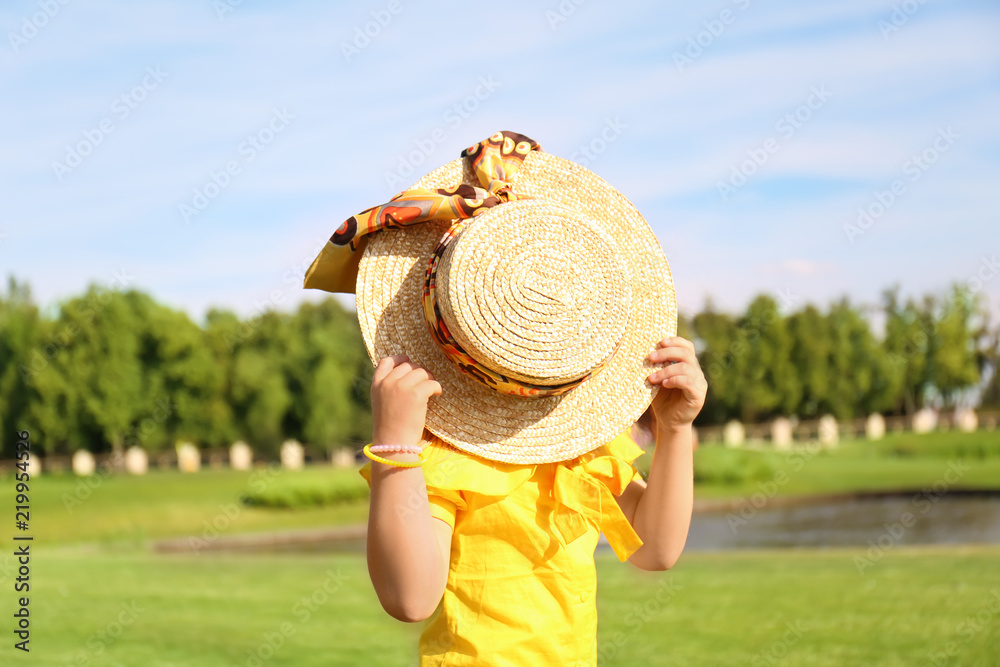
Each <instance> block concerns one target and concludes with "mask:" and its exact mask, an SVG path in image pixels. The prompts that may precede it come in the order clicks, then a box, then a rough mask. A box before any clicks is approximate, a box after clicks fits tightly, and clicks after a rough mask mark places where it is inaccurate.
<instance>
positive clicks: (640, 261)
mask: <svg viewBox="0 0 1000 667" xmlns="http://www.w3.org/2000/svg"><path fill="white" fill-rule="evenodd" d="M488 142H491V144H490V145H491V146H493V147H496V146H498V145H499V146H504V145H506V149H507V151H508V152H507V153H505V154H504V157H503V159H504V160H507V159H508V158H511V157H516V158H518V161H517V162H516V163H512V162H509V161H504V162H499V160H500V159H501V158H496V159H497V160H498V162H496V164H494V165H493V166H492V169H493V172H492V173H493V176H494V177H495V176H496V175H497V174H499V177H500V178H499V179H498V180H499V181H500V182H499V183H498V180H491V181H490V182H489V183H487V182H484V181H487V180H488V179H487V178H486V177H485V176H484V171H483V166H482V165H481V164H479V163H478V162H477V163H476V164H475V165H474V164H473V159H472V156H471V154H470V153H474V152H476V151H477V150H480V153H479V155H478V157H477V160H478V159H480V158H481V157H482V150H485V148H486V146H487V143H488ZM525 142H530V143H525ZM512 146H516V149H514V151H513V152H511V147H512ZM529 149H530V150H529ZM498 150H499V149H498ZM516 152H520V153H521V155H516V154H515V153H516ZM467 154H469V155H468V156H467V157H463V158H460V159H457V160H454V161H452V162H449V163H448V164H446V165H444V166H442V167H440V168H439V169H436V170H434V171H432V172H431V173H430V174H428V175H426V176H425V177H423V178H422V179H420V180H419V181H418V182H417V183H416V184H414V186H413V187H412V188H411V189H410V190H409V191H407V192H410V191H416V192H417V193H423V194H426V193H428V192H432V193H433V192H438V193H441V194H442V195H449V196H452V197H453V198H454V197H455V194H454V193H455V192H456V191H459V192H461V193H464V194H466V195H468V193H469V192H470V191H471V189H470V187H469V186H471V187H472V188H478V189H476V190H475V192H476V193H477V195H476V197H478V198H475V199H471V198H467V199H465V200H463V205H468V206H470V207H472V208H475V207H477V206H479V205H481V204H482V203H483V200H484V198H487V195H497V194H498V193H499V199H500V201H499V202H496V201H494V200H490V202H492V203H493V204H494V205H492V206H488V207H485V208H476V210H475V211H474V212H472V213H469V211H465V210H464V209H463V210H464V212H463V213H462V214H463V215H468V217H466V218H465V219H429V220H426V221H421V222H420V223H419V224H412V223H406V222H404V223H400V222H399V221H398V220H396V219H395V218H394V217H392V216H391V215H387V214H386V213H385V212H384V211H383V212H382V213H381V214H380V215H381V216H382V219H383V220H388V223H387V224H386V227H400V228H383V229H381V231H378V232H377V233H370V234H368V235H367V236H365V237H363V238H362V239H354V240H353V241H351V242H350V248H345V247H344V239H343V238H340V239H337V237H338V234H341V235H343V234H344V231H345V229H348V235H350V233H353V232H351V230H350V228H351V227H356V226H357V225H356V223H357V221H358V219H359V216H360V215H361V214H359V216H355V217H352V218H350V219H349V220H348V221H347V222H345V223H344V225H342V227H341V229H340V230H338V233H337V234H334V237H332V240H331V242H330V243H328V244H327V248H325V249H324V252H323V253H321V255H320V256H319V257H317V259H316V261H314V263H313V266H312V267H310V269H309V271H308V272H307V274H306V281H305V286H306V287H316V288H319V289H326V290H328V291H350V289H349V285H348V283H349V282H350V279H351V278H353V272H354V271H355V270H356V271H357V276H356V295H357V311H358V321H359V323H360V326H361V331H362V334H363V336H364V341H365V345H366V347H367V349H368V354H369V356H370V357H371V359H372V360H373V361H377V360H378V359H381V358H383V357H386V356H388V355H393V354H406V355H408V356H409V358H410V359H411V361H413V362H414V363H417V364H420V365H422V366H424V367H425V368H427V369H428V370H429V371H430V372H431V373H432V374H433V375H434V377H435V379H437V380H438V381H439V382H440V383H441V385H442V387H443V390H444V391H443V394H442V395H440V396H435V397H432V398H431V399H430V402H429V404H428V410H427V419H426V423H425V425H426V428H427V430H428V431H430V432H431V433H433V434H434V435H436V436H438V437H440V438H441V439H442V440H444V441H446V442H448V443H450V444H452V445H454V446H455V447H457V448H459V449H461V450H464V451H467V452H470V453H472V454H476V455H478V456H481V457H483V458H486V459H490V460H495V461H502V462H506V463H519V464H536V463H549V462H553V461H562V460H568V459H572V458H576V457H577V456H580V455H581V454H584V453H586V452H589V451H591V450H593V449H595V448H597V447H599V446H601V445H603V444H605V443H607V442H610V441H611V440H612V439H613V438H614V437H615V436H617V435H619V434H620V433H622V432H623V431H624V430H625V429H626V428H628V427H629V426H630V425H631V424H633V423H634V422H635V421H636V419H638V417H639V416H640V415H641V414H642V413H643V412H644V411H645V409H646V408H647V407H648V405H649V404H650V402H651V401H652V399H653V397H654V396H655V394H656V391H657V389H658V387H656V386H653V385H651V384H650V383H649V382H647V381H646V378H647V377H648V376H649V374H650V373H651V372H652V371H653V370H655V369H656V368H659V367H660V366H661V364H651V363H649V362H647V361H646V360H645V358H646V356H647V355H648V354H649V353H650V352H651V351H652V350H654V349H655V348H656V345H657V343H658V342H659V341H660V340H662V339H663V338H666V337H668V336H673V335H675V334H676V330H677V306H676V297H675V292H674V286H673V279H672V276H671V272H670V266H669V264H668V263H667V259H666V257H665V256H664V254H663V251H662V249H661V248H660V245H659V243H658V241H657V239H656V236H655V235H654V234H653V232H652V230H651V229H650V228H649V225H648V224H647V223H646V221H645V220H644V219H643V217H642V216H641V215H640V214H639V212H638V211H637V210H636V208H635V207H634V206H633V205H632V204H631V203H630V202H629V201H628V200H627V199H626V198H625V196H624V195H622V194H621V193H620V192H618V191H617V190H615V189H614V188H613V187H611V186H610V185H609V184H608V183H607V182H605V181H604V180H603V179H601V178H600V177H599V176H597V175H596V174H594V173H593V172H591V171H590V170H588V169H586V168H584V167H583V166H581V165H579V164H576V163H574V162H571V161H570V160H566V159H563V158H560V157H557V156H554V155H550V154H548V153H545V152H542V151H541V149H540V147H538V146H537V144H535V143H534V142H531V140H529V139H527V138H526V137H523V136H522V135H517V134H514V133H509V132H506V133H497V134H495V135H493V137H491V138H490V139H489V140H486V141H484V142H482V143H481V144H477V145H476V146H473V147H471V148H469V149H467V150H466V151H465V152H463V156H466V155H467ZM497 165H499V166H497ZM463 184H464V185H465V186H467V187H466V188H465V189H461V188H456V186H459V185H463ZM484 190H485V191H484ZM406 194H407V193H402V194H401V195H399V196H398V197H397V198H394V200H393V201H397V199H399V198H403V200H405V197H404V195H406ZM494 199H495V198H494ZM490 202H487V203H490ZM390 203H391V202H390ZM385 206H388V205H385ZM377 208H378V207H373V209H369V211H374V210H376V209H377ZM394 210H401V209H399V208H397V209H394ZM424 210H425V211H426V206H425V207H424ZM455 210H458V209H455ZM365 213H368V211H366V212H365ZM373 215H374V214H373ZM450 215H451V214H450V213H447V212H446V213H439V214H438V218H441V217H442V216H444V217H448V216H450ZM361 219H362V220H363V218H361ZM349 223H350V224H349ZM333 240H339V245H338V244H334V243H333ZM359 240H361V241H364V242H363V243H359V242H358V241H359ZM351 250H353V251H354V252H353V253H351ZM345 251H346V252H345ZM338 253H340V254H338ZM432 257H436V260H437V261H436V263H433V264H434V265H433V266H431V265H432ZM355 267H356V268H355ZM429 267H430V269H429ZM429 323H430V325H429Z"/></svg>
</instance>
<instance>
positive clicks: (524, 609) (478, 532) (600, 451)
mask: <svg viewBox="0 0 1000 667" xmlns="http://www.w3.org/2000/svg"><path fill="white" fill-rule="evenodd" d="M427 447H428V451H427V460H426V462H425V463H424V465H423V470H424V479H425V480H426V483H427V494H428V500H429V501H430V511H431V515H432V516H434V517H437V518H438V519H440V520H442V521H445V522H447V523H448V525H450V526H452V528H453V537H452V544H451V564H450V566H449V571H448V583H447V586H446V587H445V591H444V596H443V598H442V600H441V603H440V604H439V605H438V608H437V610H435V612H434V614H433V616H431V617H430V618H429V619H428V620H427V621H426V625H425V627H424V629H423V632H422V634H421V636H420V646H419V651H420V665H421V667H427V666H429V665H435V666H437V665H449V666H451V665H478V666H480V667H501V666H502V667H507V666H510V667H515V666H516V667H524V665H571V666H572V667H584V666H595V665H597V606H596V603H595V594H596V590H597V572H596V568H595V565H594V550H595V549H596V547H597V541H598V537H599V534H600V533H601V532H603V533H604V535H605V537H607V538H608V542H609V543H610V545H611V547H612V549H614V552H615V554H616V555H617V556H618V559H619V560H621V561H622V562H625V561H626V560H628V558H629V557H630V556H631V555H632V554H633V553H634V552H635V551H636V549H638V548H639V547H640V546H642V540H641V539H640V538H639V536H638V535H637V534H636V532H635V530H634V529H633V528H632V526H631V524H629V522H628V520H627V519H626V518H625V515H624V514H623V513H622V511H621V509H620V508H619V506H618V503H617V502H616V501H615V499H614V497H613V496H619V495H621V493H622V492H623V491H624V490H625V487H627V486H628V484H629V483H630V482H631V481H633V480H638V479H641V476H640V474H639V472H638V471H637V470H636V469H635V467H634V466H633V464H632V462H633V461H634V460H635V459H636V458H637V457H638V456H639V455H641V454H642V449H641V448H640V447H639V446H638V445H637V444H636V443H635V441H634V440H632V438H631V437H630V436H629V435H628V434H627V433H623V434H622V435H620V436H618V437H617V438H615V439H614V440H612V441H611V442H610V443H608V444H606V445H602V446H601V447H598V448H597V449H595V450H593V451H591V452H588V453H586V454H583V455H582V456H579V457H577V458H575V459H571V460H569V461H560V462H557V463H545V464H538V465H517V464H508V463H500V462H496V461H489V460H487V459H483V458H480V457H478V456H474V455H472V454H468V453H466V452H463V451H461V450H458V449H456V448H454V447H451V446H450V445H448V444H446V443H444V442H443V441H441V440H438V439H437V438H435V439H434V440H432V441H431V443H430V444H429V445H427ZM360 472H361V475H362V476H363V477H364V478H365V480H367V481H368V484H369V486H370V485H371V462H368V463H367V464H366V465H365V466H364V467H363V468H362V469H361V471H360Z"/></svg>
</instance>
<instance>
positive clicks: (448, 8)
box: [0, 0, 1000, 321]
mask: <svg viewBox="0 0 1000 667" xmlns="http://www.w3.org/2000/svg"><path fill="white" fill-rule="evenodd" d="M64 1H65V2H66V4H61V3H60V2H59V0H35V1H34V2H7V3H4V5H3V9H2V10H0V25H2V26H3V33H4V39H3V43H2V44H0V90H2V91H3V95H2V97H0V110H2V114H3V118H5V119H6V121H7V122H6V123H5V125H4V131H3V132H2V136H3V138H2V144H0V183H2V188H3V189H2V191H0V196H2V201H3V213H2V215H0V276H3V277H4V279H5V278H6V275H8V274H13V275H15V276H17V277H18V278H19V279H23V280H27V281H28V282H30V284H31V286H32V288H33V291H34V294H35V298H36V300H38V301H39V302H40V303H41V304H43V305H44V306H46V307H48V308H53V307H54V306H55V305H56V304H57V303H58V301H59V300H60V299H64V298H66V297H69V296H72V295H75V294H78V293H80V292H81V291H82V290H83V289H85V287H86V285H87V284H88V283H89V282H92V281H93V282H98V283H101V284H104V285H108V286H111V287H115V288H118V287H121V286H122V285H123V284H126V285H127V286H129V287H135V288H137V289H142V290H145V291H148V292H150V293H152V294H153V295H154V296H155V297H156V298H157V299H158V300H160V301H162V302H164V303H167V304H169V305H172V306H174V307H177V308H181V309H184V310H186V311H187V312H188V313H189V314H190V315H191V316H192V317H193V318H194V319H196V320H197V321H201V320H202V317H203V316H204V314H205V312H206V311H207V310H208V309H209V308H210V307H225V308H229V309H232V310H235V311H237V312H239V313H241V314H244V315H250V314H254V313H257V312H259V311H260V310H262V309H264V308H267V307H272V306H274V307H277V308H281V309H290V308H292V307H294V306H295V304H297V303H299V302H300V301H301V300H303V299H311V300H315V299H321V298H324V297H325V296H327V295H326V293H324V292H318V291H314V290H308V291H306V290H303V289H302V288H301V276H302V274H303V272H304V270H305V268H306V267H307V266H308V263H309V262H310V261H311V259H312V258H313V257H314V256H315V254H316V252H317V250H318V248H319V247H320V245H321V244H322V242H323V241H325V239H326V238H328V237H329V235H330V234H331V233H332V232H333V230H334V229H335V228H336V227H337V226H338V225H339V224H340V222H341V221H342V220H343V219H344V218H346V217H347V216H349V215H351V214H353V213H356V212H358V211H360V210H363V209H365V208H367V207H369V206H372V205H374V204H378V203H382V202H384V201H386V200H388V199H389V198H390V197H392V196H393V195H395V194H396V193H397V192H398V191H399V190H401V189H403V188H404V187H406V186H407V185H409V184H410V183H411V182H412V181H414V180H416V178H417V177H419V176H420V175H422V174H423V173H425V172H426V171H429V170H430V169H432V168H434V167H437V166H439V165H440V164H443V163H445V162H447V161H449V160H452V159H454V158H456V157H458V154H459V152H460V151H461V150H462V148H464V147H465V146H467V145H468V144H471V143H474V142H476V141H479V140H481V139H483V138H485V137H487V136H489V135H490V134H492V133H493V132H495V131H496V130H500V129H509V130H514V131H517V132H521V133H523V134H527V135H528V136H530V137H532V138H534V139H536V140H538V141H539V142H540V143H541V145H542V147H543V148H544V149H545V150H546V151H548V152H550V153H554V154H556V155H561V156H564V157H569V158H573V159H578V160H579V161H586V164H587V166H589V167H590V168H591V169H593V170H594V171H595V172H597V173H598V174H599V175H601V176H602V177H604V178H605V179H606V180H608V181H609V182H610V183H612V184H613V185H615V186H616V187H618V188H619V189H620V190H622V191H623V192H624V193H625V194H626V196H628V197H629V198H630V199H631V200H632V201H633V202H634V203H635V204H636V206H637V207H638V208H639V210H640V211H641V212H642V213H643V215H644V216H645V217H646V219H647V221H648V222H649V223H650V225H651V227H652V228H653V229H654V231H655V232H656V234H657V236H658V237H659V239H660V242H661V244H662V245H663V248H664V251H665V252H666V254H667V257H668V259H669V261H670V264H671V268H672V270H673V274H674V280H675V284H676V288H677V293H678V300H679V304H680V307H681V310H682V311H685V312H689V313H691V312H696V311H697V310H699V309H700V308H701V307H702V306H703V305H704V302H705V298H706V297H707V296H709V295H710V296H711V297H712V299H713V300H714V301H715V303H716V304H717V306H718V307H720V308H722V309H724V310H730V311H735V310H739V309H742V308H743V307H744V306H745V305H746V304H747V302H748V301H749V299H750V298H752V297H753V296H754V295H756V294H758V293H761V292H769V293H772V294H774V295H777V296H780V298H781V299H782V301H783V302H784V303H786V304H787V306H788V307H789V308H792V309H797V308H798V307H800V306H802V305H804V304H805V303H807V302H812V303H815V304H817V305H820V306H825V305H826V304H827V303H828V302H829V301H830V300H831V299H834V298H839V297H841V296H843V295H848V296H849V297H850V298H851V299H852V300H853V301H855V302H856V303H869V304H874V303H876V302H877V300H878V297H879V294H880V293H881V291H882V290H883V289H885V288H887V287H889V286H891V285H893V284H897V283H898V284H900V285H901V287H902V292H903V294H904V295H922V294H925V293H942V292H943V291H944V290H945V289H947V287H948V285H949V284H950V283H952V282H956V281H961V282H965V281H969V280H973V283H974V285H975V286H977V287H979V286H981V290H982V292H983V293H984V294H985V296H986V298H987V299H988V300H989V302H990V305H991V307H992V308H993V309H994V311H997V312H1000V275H992V274H996V273H997V270H994V269H991V268H990V267H992V266H993V262H994V261H995V259H996V257H997V256H998V255H1000V233H998V223H1000V199H998V196H997V195H998V188H997V184H998V182H1000V123H998V122H997V118H998V117H1000V114H998V112H1000V40H997V39H996V36H997V35H998V34H1000V6H998V5H997V3H995V2H988V1H985V0H984V1H973V0H956V1H953V2H947V3H946V2H943V1H941V0H926V1H925V2H923V3H921V2H919V0H908V1H907V2H902V3H901V2H896V1H882V0H869V1H867V2H857V1H854V0H842V1H838V2H810V3H803V2H790V1H775V2H756V1H754V0H735V1H733V0H722V1H714V2H706V3H697V4H695V3H679V2H669V3H662V2H617V3H606V2H597V1H596V0H577V2H574V1H573V0H563V2H562V3H560V2H556V1H555V0H552V1H550V2H517V1H515V2H508V3H504V4H502V5H487V4H482V3H463V4H461V5H459V4H456V3H430V2H426V1H425V2H420V3H417V2H409V1H407V0H393V1H392V2H389V1H377V2H354V3H339V2H327V3H320V2H282V3H278V2H261V1H258V2H255V1H253V0H243V1H242V2H238V1H237V0H214V1H213V0H201V1H197V2H184V3H181V2H155V1H151V2H142V3H126V2H111V1H103V2H102V1H94V2H69V1H68V0H64ZM577 3H578V4H577ZM366 29H367V31H368V33H369V34H370V35H371V36H370V37H369V36H363V37H359V35H364V32H365V30H366ZM345 45H348V46H349V47H350V48H345ZM254 142H256V146H255V145H254ZM587 147H590V149H591V150H590V152H589V153H585V152H584V151H583V149H585V148H587ZM83 153H86V154H85V155H83ZM74 156H75V157H74ZM416 163H419V164H416ZM227 165H228V166H229V167H231V168H232V173H231V174H227V173H225V172H226V169H227ZM213 175H214V179H215V182H213ZM894 186H895V189H896V192H895V193H894V192H893V187H894ZM198 193H200V196H202V197H204V199H199V194H198ZM208 195H211V196H208ZM880 200H881V201H880ZM196 203H198V204H200V205H202V206H203V208H202V210H198V209H197V208H194V205H195V204H196ZM185 206H189V207H192V208H185ZM859 209H862V210H867V211H868V212H869V215H870V218H869V219H868V220H870V222H869V221H866V220H864V219H862V222H863V223H864V226H863V227H862V226H860V225H859V224H858V217H859ZM192 210H194V211H195V212H196V213H195V214H191V211H192ZM184 211H187V215H185V213H184ZM977 273H979V275H980V276H981V277H985V279H982V280H979V279H977V278H976V276H977ZM977 281H978V282H977ZM345 302H346V303H351V301H350V298H349V297H348V298H347V299H346V300H345Z"/></svg>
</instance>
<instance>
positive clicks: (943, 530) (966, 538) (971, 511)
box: [217, 492, 1000, 554]
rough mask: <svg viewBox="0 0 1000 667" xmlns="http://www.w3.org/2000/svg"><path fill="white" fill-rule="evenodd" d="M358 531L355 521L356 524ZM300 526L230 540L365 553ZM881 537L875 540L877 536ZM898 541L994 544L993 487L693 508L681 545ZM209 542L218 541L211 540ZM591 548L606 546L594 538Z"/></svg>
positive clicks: (347, 534) (361, 542)
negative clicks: (264, 538) (262, 537)
mask: <svg viewBox="0 0 1000 667" xmlns="http://www.w3.org/2000/svg"><path fill="white" fill-rule="evenodd" d="M358 528H361V529H362V531H361V532H362V534H363V526H362V527H358ZM329 532H330V535H323V534H320V533H322V531H302V532H300V533H297V534H296V535H288V536H287V539H282V540H276V541H274V542H272V543H257V544H249V543H248V544H241V545H237V544H233V545H230V546H228V547H226V549H227V550H230V549H234V550H236V551H243V552H246V553H260V552H295V553H308V552H321V553H329V552H349V553H360V554H363V553H364V552H365V539H364V537H361V536H359V535H358V534H357V533H358V531H357V530H355V531H344V530H333V531H329ZM880 540H881V541H880ZM869 542H871V543H874V544H881V545H882V546H883V548H886V547H887V546H888V545H890V544H891V545H900V544H970V543H973V544H1000V492H951V493H948V494H945V495H934V494H933V493H930V494H924V493H920V492H914V493H897V494H867V495H857V496H853V497H852V496H845V497H835V498H829V497H828V498H813V499H801V498H800V499H791V500H790V499H773V500H770V501H769V502H768V503H766V504H764V505H762V506H761V507H760V508H753V506H752V505H749V504H748V503H746V504H743V505H742V512H741V511H740V509H739V508H731V509H722V510H713V511H702V512H696V513H695V514H694V516H693V517H692V519H691V529H690V531H689V533H688V539H687V544H686V546H685V551H726V550H733V549H760V548H824V547H841V546H867V545H869ZM217 546H222V545H221V544H220V545H217ZM598 549H606V550H608V551H610V546H609V545H608V543H607V541H606V540H605V539H604V536H603V535H602V536H601V541H600V543H599V544H598Z"/></svg>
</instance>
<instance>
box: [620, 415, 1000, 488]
mask: <svg viewBox="0 0 1000 667" xmlns="http://www.w3.org/2000/svg"><path fill="white" fill-rule="evenodd" d="M651 462H652V455H651V453H646V454H644V455H643V456H641V457H640V458H639V459H638V460H637V461H636V465H637V467H638V468H639V469H640V471H642V473H643V475H644V476H648V474H649V466H650V463H651ZM953 462H954V463H957V464H959V465H960V467H967V468H968V470H963V471H962V473H961V476H960V478H959V480H958V482H957V483H955V484H953V485H949V488H953V489H959V488H965V489H1000V431H996V432H992V433H987V432H984V431H980V432H977V433H954V432H953V433H927V434H922V435H912V434H899V435H889V436H886V438H885V439H883V440H880V441H876V442H870V441H867V440H848V441H844V442H842V443H841V444H840V445H839V446H838V447H836V448H834V449H818V448H816V447H813V448H812V449H807V448H805V447H800V448H799V449H796V450H794V451H791V452H778V451H774V450H772V449H770V448H763V449H730V448H726V447H723V446H721V445H716V444H710V445H704V446H702V447H700V448H699V449H698V450H697V451H696V452H695V478H696V481H697V482H699V483H698V484H697V486H696V487H695V495H696V497H699V498H719V497H735V496H747V495H749V494H752V493H755V492H758V491H760V490H761V487H762V486H767V487H768V488H770V489H773V490H774V492H775V494H776V495H803V494H817V493H844V492H851V491H876V490H892V491H895V490H907V491H909V490H919V489H922V488H924V487H929V486H932V485H933V484H934V483H935V482H939V481H941V480H943V479H946V477H945V476H946V475H948V478H949V479H951V478H953V474H949V466H950V465H951V464H952V463H953ZM772 484H773V486H772Z"/></svg>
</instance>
